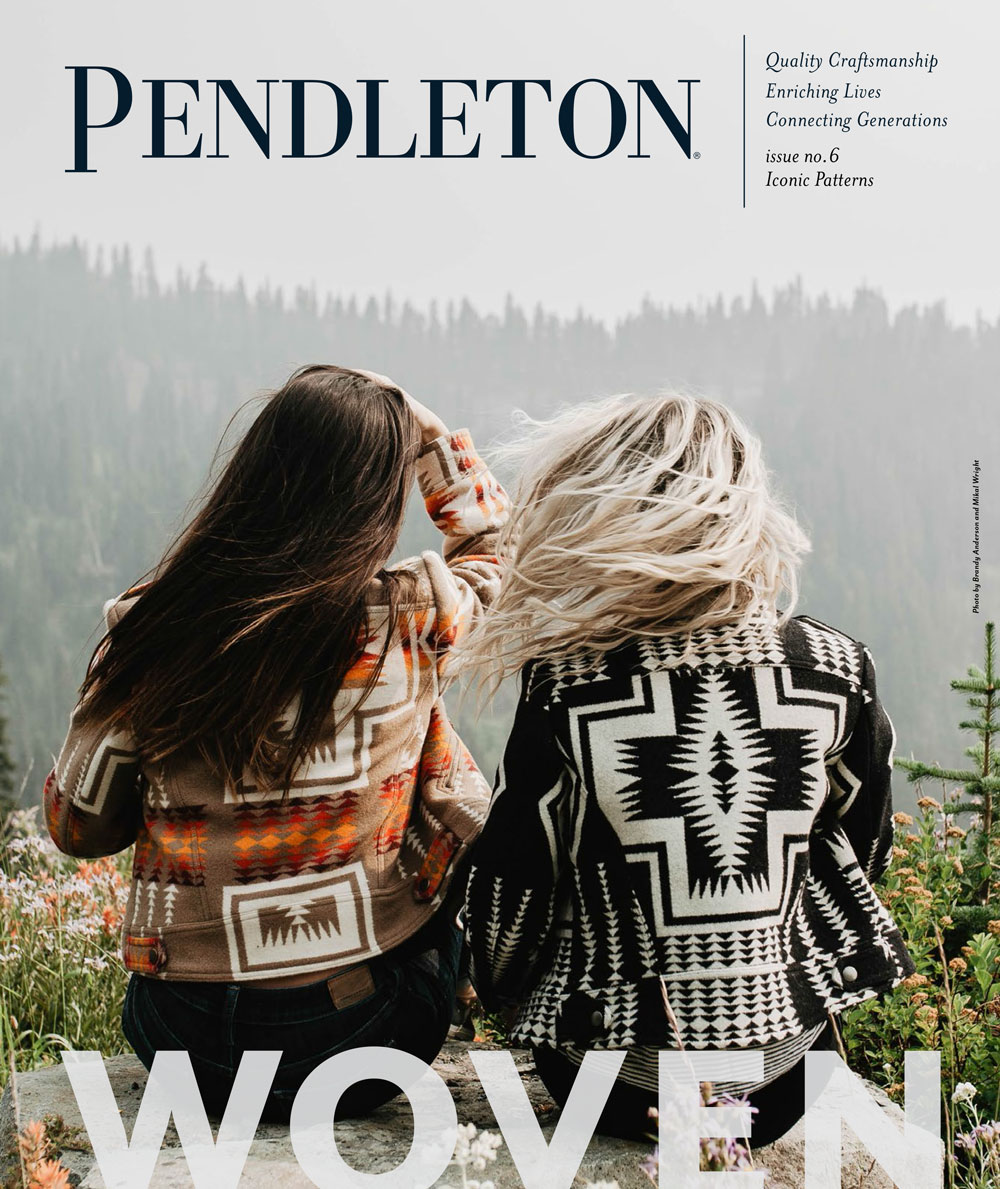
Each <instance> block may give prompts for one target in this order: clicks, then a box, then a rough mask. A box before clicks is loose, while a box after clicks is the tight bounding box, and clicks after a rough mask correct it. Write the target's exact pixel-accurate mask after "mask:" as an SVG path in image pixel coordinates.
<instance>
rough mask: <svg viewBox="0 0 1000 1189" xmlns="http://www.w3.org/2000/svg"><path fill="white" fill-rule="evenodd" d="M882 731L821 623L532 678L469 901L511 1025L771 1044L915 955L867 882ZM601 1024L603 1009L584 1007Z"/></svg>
mask: <svg viewBox="0 0 1000 1189" xmlns="http://www.w3.org/2000/svg"><path fill="white" fill-rule="evenodd" d="M892 745H893V733H892V727H891V724H890V723H889V720H888V718H887V717H886V715H885V713H884V711H883V710H882V708H881V705H880V703H879V702H878V698H877V695H876V692H875V675H874V666H873V665H872V663H871V658H870V656H869V655H868V653H867V650H866V649H865V648H864V647H863V646H862V645H860V644H857V643H856V642H854V641H852V640H850V639H849V638H848V637H846V636H844V635H843V634H842V633H840V632H837V631H835V630H834V629H832V628H828V627H826V626H825V625H823V624H820V623H818V622H817V621H814V620H809V619H804V618H796V619H791V620H789V621H788V622H786V623H785V624H783V625H781V626H780V627H778V626H776V625H773V624H767V623H763V622H757V623H754V624H752V625H751V626H750V627H749V628H746V629H744V630H742V631H740V632H735V633H734V632H723V631H722V630H720V629H715V630H711V629H709V630H704V631H701V632H698V633H696V634H695V635H694V637H692V638H690V639H688V638H685V637H682V636H680V635H666V636H663V637H661V638H660V639H659V640H653V641H650V640H637V641H635V642H634V643H633V644H631V645H629V646H628V647H624V648H620V649H618V650H615V651H613V652H610V653H606V654H604V655H602V656H601V657H599V658H593V657H591V658H588V657H586V656H584V655H582V654H581V655H576V656H573V657H569V658H567V659H566V660H565V661H564V662H560V663H551V662H549V663H546V664H545V665H544V666H542V665H539V666H536V667H535V668H534V669H533V671H532V672H531V673H530V674H529V676H528V678H527V679H526V682H525V688H524V690H523V692H522V697H521V702H520V704H519V706H518V711H517V715H516V717H515V722H514V727H513V730H512V733H511V736H510V739H509V740H508V745H507V749H506V752H505V755H504V760H503V764H502V766H501V771H500V776H499V780H498V786H497V789H496V791H495V793H494V799H493V802H492V805H491V808H490V814H489V817H488V820H487V824H486V827H485V830H484V832H483V836H482V838H481V839H480V841H479V844H478V846H477V849H476V851H475V853H474V856H473V867H472V871H471V874H470V881H469V891H468V900H467V906H466V917H467V927H468V932H469V939H470V944H471V946H472V950H473V958H474V963H475V972H476V985H477V989H478V990H479V993H480V996H481V997H482V998H483V1000H484V1002H485V1003H486V1004H487V1006H489V1005H492V1004H497V1005H499V1004H502V1003H504V1002H520V1003H521V1004H522V1009H521V1011H520V1014H519V1017H518V1021H517V1025H516V1028H515V1031H514V1037H515V1038H516V1039H518V1040H521V1041H524V1042H526V1043H535V1044H538V1043H543V1044H556V1043H559V1042H560V1041H563V1042H569V1041H573V1042H574V1043H584V1044H586V1045H589V1046H590V1047H595V1046H603V1047H619V1046H626V1047H628V1046H634V1045H642V1044H649V1045H654V1046H655V1045H656V1044H669V1045H672V1044H673V1043H674V1041H673V1034H672V1028H671V1026H670V1024H669V1021H668V1017H667V1012H666V1010H665V1008H664V1003H663V997H664V994H666V995H667V997H668V999H669V1003H670V1007H671V1009H672V1012H673V1015H674V1017H675V1019H676V1021H677V1024H678V1026H679V1028H680V1031H681V1035H682V1038H683V1039H684V1041H685V1043H686V1044H689V1045H691V1046H692V1047H702V1048H705V1047H720V1048H728V1047H748V1046H758V1045H763V1044H770V1043H773V1042H780V1041H782V1040H784V1039H785V1038H788V1037H793V1036H796V1035H799V1034H801V1033H803V1032H805V1031H806V1030H808V1029H809V1028H812V1027H815V1026H816V1025H817V1024H818V1023H819V1022H820V1021H822V1020H823V1019H825V1016H826V1013H827V1012H828V1011H839V1010H842V1009H843V1008H845V1007H847V1006H850V1005H852V1004H854V1003H858V1002H860V1001H862V1000H863V999H865V998H868V997H870V996H871V995H874V994H877V993H878V992H879V991H881V990H884V989H886V988H887V987H889V986H892V985H893V984H894V983H895V982H897V981H898V980H899V979H900V978H902V977H903V976H905V974H907V973H909V972H910V971H911V970H912V962H911V959H910V957H909V955H908V954H907V953H906V952H905V949H904V947H903V945H902V941H901V938H900V935H899V933H898V930H897V929H896V927H895V925H894V924H893V922H892V919H891V917H890V916H889V914H888V913H887V911H886V910H885V908H884V907H883V906H882V905H881V903H880V902H879V899H878V897H877V895H876V894H875V892H874V890H873V888H872V883H873V882H874V881H875V880H876V879H877V878H878V876H879V875H880V874H881V872H882V871H883V870H884V868H885V866H886V864H887V862H888V854H889V849H890V845H891V835H892V826H891V792H890V775H891V753H892ZM595 1021H597V1023H595Z"/></svg>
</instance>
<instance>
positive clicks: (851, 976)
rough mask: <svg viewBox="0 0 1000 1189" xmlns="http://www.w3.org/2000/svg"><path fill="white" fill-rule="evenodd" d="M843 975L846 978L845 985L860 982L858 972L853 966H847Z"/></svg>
mask: <svg viewBox="0 0 1000 1189" xmlns="http://www.w3.org/2000/svg"><path fill="white" fill-rule="evenodd" d="M841 973H842V974H843V976H844V982H845V983H856V982H857V981H858V972H857V971H856V970H855V969H854V967H853V966H845V967H844V969H843V971H842V972H841Z"/></svg>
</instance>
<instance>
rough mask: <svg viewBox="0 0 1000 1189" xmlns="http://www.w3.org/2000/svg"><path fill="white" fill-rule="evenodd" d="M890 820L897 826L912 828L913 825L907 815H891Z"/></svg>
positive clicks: (911, 819)
mask: <svg viewBox="0 0 1000 1189" xmlns="http://www.w3.org/2000/svg"><path fill="white" fill-rule="evenodd" d="M892 820H893V821H894V822H895V823H896V825H897V826H912V825H913V818H912V817H910V815H909V814H908V813H894V814H893V815H892Z"/></svg>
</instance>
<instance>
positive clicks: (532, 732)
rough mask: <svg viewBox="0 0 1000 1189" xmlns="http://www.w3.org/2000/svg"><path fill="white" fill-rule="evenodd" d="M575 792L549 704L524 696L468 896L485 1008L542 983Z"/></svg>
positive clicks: (469, 929)
mask: <svg viewBox="0 0 1000 1189" xmlns="http://www.w3.org/2000/svg"><path fill="white" fill-rule="evenodd" d="M526 684H527V683H526ZM572 789H573V780H572V776H571V772H570V770H569V769H568V767H567V765H566V763H565V761H564V759H563V755H562V752H561V751H560V749H559V747H558V744H557V742H556V740H555V738H554V736H553V733H552V730H551V726H550V722H549V718H548V713H547V711H546V709H545V707H544V705H543V704H542V702H541V701H540V700H539V699H538V698H536V697H532V696H529V695H527V694H524V693H522V696H521V699H520V702H519V704H518V707H517V712H516V714H515V717H514V724H513V726H512V728H511V733H510V736H509V738H508V740H507V745H506V748H505V751H504V756H503V760H502V761H501V764H500V769H499V772H498V774H497V784H496V789H495V791H494V794H493V799H492V801H491V802H490V809H489V813H488V815H487V818H486V825H485V826H484V828H483V832H482V834H481V836H480V838H479V841H478V842H477V843H476V845H475V847H474V848H473V852H472V863H471V869H470V872H469V883H468V890H467V893H466V904H465V930H466V939H467V941H468V944H469V947H470V951H471V954H472V972H473V973H472V978H473V983H474V985H475V987H476V992H477V994H478V995H479V997H480V999H481V1000H482V1002H483V1004H484V1005H485V1006H486V1007H487V1009H490V1010H496V1009H498V1008H500V1007H504V1006H508V1005H510V1004H515V1003H517V1002H519V1001H520V1000H521V999H522V998H523V996H524V993H525V992H526V991H528V990H529V989H530V988H531V986H532V985H533V984H534V982H535V981H536V980H535V977H534V975H535V967H536V964H537V962H538V960H539V958H540V956H541V955H542V953H543V951H544V949H545V946H546V942H547V940H548V938H549V935H550V932H551V930H552V927H553V918H554V915H555V909H556V904H557V901H558V897H557V887H558V884H559V879H560V875H561V873H562V871H563V870H564V869H566V866H567V861H566V838H567V837H568V833H569V829H568V825H567V822H568V815H569V803H570V797H571V793H572Z"/></svg>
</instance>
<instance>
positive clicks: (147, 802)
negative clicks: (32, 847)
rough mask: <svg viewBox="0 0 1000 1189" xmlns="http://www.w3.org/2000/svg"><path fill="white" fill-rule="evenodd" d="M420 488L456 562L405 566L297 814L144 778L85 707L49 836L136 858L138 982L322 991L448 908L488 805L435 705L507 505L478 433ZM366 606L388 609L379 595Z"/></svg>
mask: <svg viewBox="0 0 1000 1189" xmlns="http://www.w3.org/2000/svg"><path fill="white" fill-rule="evenodd" d="M417 474H418V481H419V485H420V489H421V492H422V494H423V496H424V500H425V503H426V506H427V510H428V513H429V514H430V516H431V518H432V519H433V521H434V523H435V524H436V525H437V527H438V528H439V529H441V531H442V532H443V533H444V534H445V540H444V549H443V557H442V556H440V555H438V554H436V553H431V552H428V553H423V554H422V555H421V556H420V557H418V558H413V559H409V560H407V561H405V562H401V563H399V565H400V566H401V567H405V568H407V569H409V570H410V571H411V572H412V573H413V574H414V576H415V590H416V594H415V596H414V598H413V599H412V600H410V601H408V602H407V603H406V604H404V605H403V606H402V607H401V609H400V612H399V615H398V617H397V623H396V624H395V629H396V633H397V635H396V640H395V642H394V643H393V645H392V647H391V648H390V649H389V652H388V654H387V657H386V661H385V666H384V668H383V670H382V673H381V675H380V677H379V680H378V683H377V685H376V686H375V689H374V690H373V692H372V693H371V694H370V695H369V697H368V698H367V699H366V700H365V701H364V702H363V703H362V704H361V705H360V707H357V706H356V705H355V710H354V713H353V714H351V713H349V712H350V709H351V706H352V705H354V704H356V703H357V700H358V693H359V691H360V690H361V689H362V688H363V686H364V684H365V677H366V672H367V666H368V665H369V664H370V663H371V661H372V658H373V657H375V656H377V655H378V653H379V651H380V648H381V644H382V641H383V640H384V638H385V637H384V634H385V632H386V631H387V630H388V628H389V625H388V624H387V622H386V617H385V616H383V618H382V621H381V624H379V620H378V616H377V614H374V615H373V628H376V629H377V630H375V635H374V638H373V639H372V640H371V641H370V642H369V644H368V646H367V649H366V651H365V653H364V654H363V655H362V656H361V657H360V658H359V660H358V661H357V662H356V664H355V666H354V667H353V668H352V669H351V671H350V672H349V674H348V676H347V679H346V680H345V682H344V686H343V688H342V689H341V691H340V693H339V694H338V695H337V698H336V700H335V703H334V705H333V707H332V708H331V712H330V715H329V717H328V720H327V727H326V733H325V734H324V735H322V736H321V737H320V739H319V741H318V743H317V744H316V746H315V747H314V748H313V750H312V752H311V754H310V756H309V758H308V760H307V761H306V762H305V763H304V764H303V765H302V766H301V767H300V769H299V771H298V773H297V774H296V777H295V779H294V780H293V782H292V786H291V789H290V793H289V795H288V796H287V797H283V796H282V794H281V793H280V792H277V793H275V792H262V791H259V790H257V789H256V788H255V787H253V786H252V785H251V784H249V783H248V784H246V785H243V786H242V787H240V788H238V789H235V790H234V789H231V788H226V787H224V786H223V784H222V782H221V781H220V780H219V779H218V778H217V777H216V776H215V775H214V774H213V773H212V771H211V770H210V769H209V768H208V767H207V766H206V765H205V764H204V762H203V761H201V760H200V759H199V758H197V757H194V756H191V757H187V758H185V759H183V760H176V761H175V760H174V759H171V760H170V761H169V762H168V764H167V765H165V766H163V765H150V764H146V763H144V762H143V759H142V756H141V754H140V752H139V750H138V749H137V745H136V741H135V740H134V739H133V738H132V737H131V736H130V735H128V734H124V733H116V734H106V733H105V732H104V731H103V730H101V729H99V728H95V726H94V725H93V724H91V723H89V722H88V717H87V707H86V704H85V703H84V704H82V705H81V706H78V707H77V709H76V711H75V712H74V714H73V717H72V719H71V722H70V729H69V734H68V735H67V737H66V741H65V743H64V745H63V748H62V751H61V753H60V755H59V758H58V760H57V761H56V765H55V768H54V769H53V771H52V773H51V774H50V776H49V778H48V780H47V781H46V786H45V794H44V804H45V813H46V819H47V822H48V827H49V830H50V832H51V834H52V837H53V839H54V840H55V842H56V844H57V845H58V846H59V848H60V849H61V850H63V851H65V852H66V853H68V854H72V855H80V856H87V857H94V856H98V855H108V854H113V853H115V852H117V851H121V850H123V849H125V848H126V847H128V846H130V845H131V844H132V843H133V842H134V843H135V856H134V861H133V873H132V886H131V895H130V897H129V902H128V908H127V910H126V915H125V924H124V929H123V938H122V948H123V955H124V959H125V965H126V966H127V967H128V968H129V969H130V970H132V971H136V972H138V973H141V974H146V975H156V976H158V977H160V978H165V979H186V980H203V981H226V982H228V981H234V980H244V979H260V978H267V979H272V980H273V979H275V978H280V977H284V976H295V977H299V976H301V975H305V974H309V973H310V972H316V973H317V977H320V975H321V974H322V972H324V971H327V970H331V969H335V968H338V967H341V966H346V965H351V964H354V963H357V962H362V961H365V960H366V959H367V958H370V957H371V956H372V955H374V954H377V953H380V952H384V951H386V950H389V949H392V948H393V947H394V946H396V945H398V944H399V943H400V942H402V941H404V940H405V939H406V938H407V937H409V936H411V935H412V934H413V933H415V932H416V930H417V929H418V928H420V926H421V925H423V924H424V923H425V922H426V921H427V920H428V919H429V918H430V916H431V914H432V913H433V912H434V911H435V910H436V909H437V908H438V907H439V906H440V904H441V902H442V899H443V896H444V893H445V891H446V889H447V887H448V884H449V881H450V879H451V876H452V873H453V871H454V870H455V868H456V866H457V865H458V864H459V862H460V860H461V859H462V857H463V856H464V854H465V852H466V850H467V848H468V846H469V844H470V843H471V842H472V841H473V839H474V838H475V837H476V836H477V835H478V833H479V831H480V829H481V826H482V823H483V820H484V818H485V812H486V807H487V804H488V802H489V795H490V790H489V786H488V784H487V783H486V781H485V780H484V779H483V777H482V775H481V774H480V772H479V770H478V768H477V767H476V765H475V763H474V761H473V759H472V757H471V755H470V754H469V752H468V750H467V749H466V748H465V746H464V745H463V744H462V742H461V740H460V739H459V738H458V736H457V735H456V733H455V731H454V729H453V728H452V727H451V725H450V723H449V721H448V716H447V714H446V712H445V707H444V703H443V701H442V696H441V695H442V690H443V688H444V686H445V685H446V684H447V681H448V680H449V678H450V672H449V664H448V662H449V653H450V650H451V648H452V646H453V645H454V644H455V643H456V641H457V640H458V639H459V638H460V637H461V636H462V635H463V634H464V633H465V632H466V631H467V630H468V628H469V627H470V626H471V624H472V622H473V621H474V620H475V618H476V617H477V615H478V614H479V613H480V611H481V610H482V608H483V607H484V606H486V605H487V604H488V603H489V602H490V600H491V598H492V597H493V596H494V595H495V593H496V590H497V588H498V586H499V581H500V564H499V561H498V559H497V557H496V555H495V551H496V537H497V533H498V531H499V529H500V528H501V527H502V525H503V524H504V523H505V521H506V519H507V508H508V505H507V497H506V495H505V493H504V492H503V490H502V488H501V487H500V486H499V484H498V483H497V482H496V480H495V479H494V478H493V476H492V474H491V473H490V472H489V470H488V469H487V467H486V465H485V464H484V463H483V462H482V461H481V460H480V459H479V458H478V456H477V455H476V453H475V450H474V447H473V445H472V441H471V438H470V437H469V435H468V433H467V432H466V431H460V432H458V433H454V434H451V435H448V436H443V437H440V438H437V439H436V440H435V441H433V442H431V443H430V444H429V445H428V446H426V447H425V449H424V450H423V452H422V454H421V456H420V459H419V461H418V464H417ZM138 597H141V588H140V589H139V591H138V593H136V592H130V594H128V595H125V596H122V598H121V599H118V600H115V601H113V603H112V604H110V605H109V608H108V610H107V618H108V624H109V626H110V625H111V624H113V623H114V622H116V621H117V619H118V618H119V617H120V616H121V615H122V614H123V613H125V612H126V611H127V610H128V608H129V607H130V606H131V605H132V604H133V602H134V600H135V599H136V598H138ZM370 599H371V603H372V605H373V606H377V604H378V602H379V592H378V584H377V583H375V584H374V585H373V588H372V593H371V596H370ZM345 714H346V715H347V717H346V718H345ZM338 721H339V722H340V723H341V725H340V726H339V727H338V729H337V730H336V732H335V733H334V731H333V724H334V723H335V722H338Z"/></svg>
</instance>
